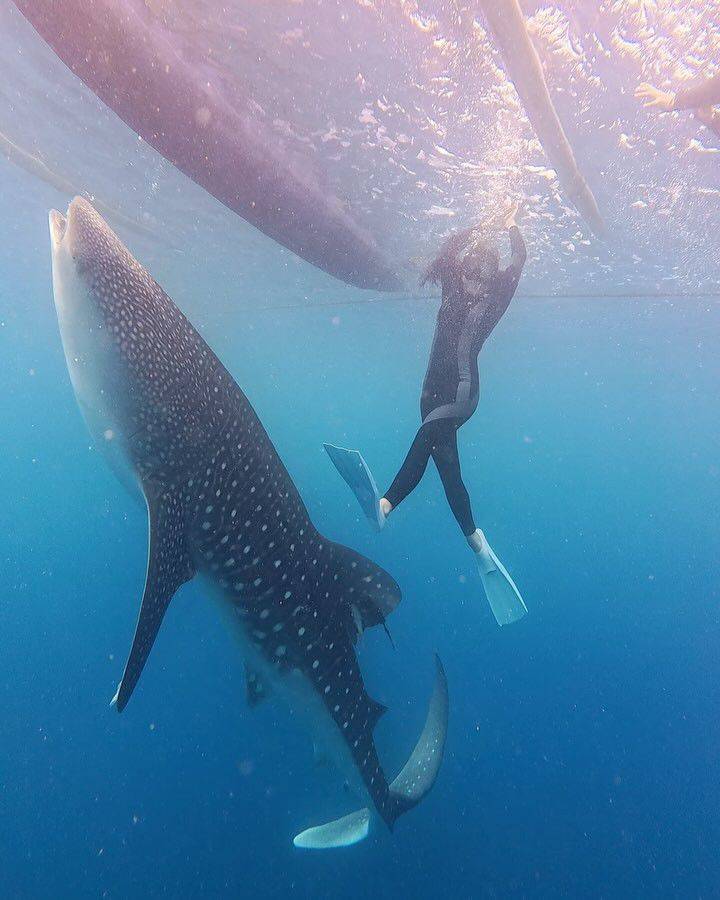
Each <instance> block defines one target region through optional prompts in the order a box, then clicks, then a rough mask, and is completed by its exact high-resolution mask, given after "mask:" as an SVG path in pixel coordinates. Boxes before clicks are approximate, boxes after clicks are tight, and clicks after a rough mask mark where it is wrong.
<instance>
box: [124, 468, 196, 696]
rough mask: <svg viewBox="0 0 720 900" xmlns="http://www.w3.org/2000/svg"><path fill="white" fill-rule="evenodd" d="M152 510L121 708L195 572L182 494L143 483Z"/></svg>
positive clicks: (149, 512) (149, 508)
mask: <svg viewBox="0 0 720 900" xmlns="http://www.w3.org/2000/svg"><path fill="white" fill-rule="evenodd" d="M143 490H144V494H145V500H146V503H147V510H148V525H149V536H148V564H147V574H146V576H145V590H144V591H143V597H142V603H141V604H140V615H139V617H138V621H137V626H136V628H135V637H134V638H133V643H132V647H131V649H130V655H129V657H128V661H127V663H126V665H125V671H124V673H123V677H122V681H121V682H120V685H119V687H118V689H117V693H116V694H115V696H114V697H113V701H112V702H113V704H114V705H115V706H116V707H117V709H118V712H122V711H123V709H124V708H125V707H126V705H127V702H128V700H129V699H130V696H131V694H132V692H133V690H134V689H135V685H136V684H137V682H138V679H139V678H140V673H141V672H142V670H143V667H144V666H145V663H146V662H147V658H148V655H149V654H150V650H151V649H152V645H153V643H154V641H155V637H156V636H157V633H158V630H159V628H160V624H161V623H162V620H163V616H164V615H165V612H166V610H167V608H168V606H169V605H170V601H171V600H172V598H173V595H174V594H175V592H176V591H177V589H178V588H179V587H180V586H181V585H182V584H185V582H186V581H190V579H191V578H192V577H193V576H194V575H195V567H194V566H193V563H192V560H191V559H190V556H189V554H188V551H187V547H186V545H185V523H184V517H183V510H182V505H181V502H180V499H179V497H177V496H175V495H174V494H173V493H171V492H170V491H165V490H164V489H163V488H162V487H160V486H158V485H156V484H154V483H148V484H145V485H143Z"/></svg>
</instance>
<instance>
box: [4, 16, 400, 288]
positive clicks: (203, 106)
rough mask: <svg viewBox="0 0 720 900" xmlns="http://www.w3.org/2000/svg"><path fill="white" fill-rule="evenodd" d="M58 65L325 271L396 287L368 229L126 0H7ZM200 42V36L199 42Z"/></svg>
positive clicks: (207, 67)
mask: <svg viewBox="0 0 720 900" xmlns="http://www.w3.org/2000/svg"><path fill="white" fill-rule="evenodd" d="M15 5H16V6H17V7H18V9H19V10H20V11H21V12H22V13H23V15H24V16H25V17H26V18H27V19H28V21H29V22H30V23H31V24H32V25H33V27H34V28H35V29H36V30H37V32H38V33H39V34H40V36H41V37H42V38H43V39H44V40H45V41H47V43H48V44H49V45H50V46H51V47H52V48H53V50H54V51H55V52H56V53H57V55H58V56H59V57H60V59H62V61H63V62H64V63H65V65H67V66H68V68H70V69H71V71H72V72H74V73H75V75H77V76H78V77H79V78H81V79H82V81H84V82H85V84H86V85H87V86H88V87H89V88H90V90H92V91H93V92H94V93H95V94H97V96H98V97H99V98H100V99H101V100H102V101H103V102H104V103H106V104H107V105H108V106H109V107H110V109H112V110H113V112H114V113H115V114H116V115H118V116H119V117H120V118H121V119H122V120H123V121H124V122H126V123H127V125H129V126H130V128H132V129H133V131H135V132H136V133H137V134H139V135H140V137H142V138H143V140H144V141H146V142H147V143H148V144H150V146H151V147H154V148H155V149H156V150H157V151H158V152H159V153H161V154H162V155H163V156H164V157H165V158H166V159H168V160H169V161H170V162H171V163H172V164H173V165H175V166H177V167H178V168H179V169H180V170H181V171H182V172H184V173H185V174H186V175H187V176H188V177H189V178H192V179H193V181H195V182H197V184H199V185H201V186H202V187H203V188H205V190H207V191H208V192H209V193H211V194H212V195H213V196H214V197H216V198H217V199H218V200H219V201H220V202H221V203H223V204H225V206H227V207H228V208H229V209H232V210H233V211H234V212H236V213H238V215H240V216H242V217H243V218H244V219H246V220H247V221H248V222H250V223H251V224H252V225H254V226H255V227H256V228H258V229H259V230H260V231H262V232H264V233H265V234H267V235H268V236H269V237H271V238H273V239H274V240H276V241H278V242H279V243H280V244H282V245H283V246H285V247H287V248H289V249H290V250H292V251H293V252H294V253H297V255H298V256H300V257H302V258H303V259H305V260H307V261H308V262H311V263H313V264H314V265H316V266H318V267H319V268H321V269H324V270H325V271H326V272H329V273H330V274H331V275H334V276H335V277H336V278H340V279H342V280H343V281H345V282H347V283H349V284H354V285H357V286H358V287H363V288H373V289H377V290H398V289H399V288H400V287H401V281H400V279H399V277H398V275H397V274H396V272H395V270H394V268H393V266H391V265H390V264H389V263H388V261H387V260H386V259H385V258H384V255H383V253H382V251H381V250H380V248H379V247H378V245H377V243H376V241H375V240H374V239H373V237H372V236H371V235H370V234H369V233H368V232H367V231H365V230H364V229H363V228H361V227H360V226H359V225H358V224H357V223H356V222H355V221H354V220H353V218H352V216H351V215H350V214H349V213H348V211H347V210H346V209H344V207H343V204H342V203H341V202H340V200H338V198H337V197H334V196H332V195H331V194H329V193H328V192H327V191H325V190H323V188H322V187H321V186H320V184H318V182H317V180H316V179H315V178H314V177H313V175H312V173H311V172H310V171H309V170H308V167H307V166H305V167H304V168H301V167H300V166H299V165H297V163H294V162H293V161H292V160H291V159H290V158H288V157H287V155H286V154H284V153H283V152H282V151H281V150H280V149H279V147H278V140H277V137H273V136H272V135H271V134H269V133H266V131H265V128H264V126H263V124H262V122H259V121H258V119H257V116H253V115H252V113H251V112H250V109H249V106H248V109H247V111H245V112H242V111H241V103H242V101H241V99H240V98H238V97H237V96H235V97H234V101H235V102H234V104H231V103H230V102H229V101H228V99H227V97H226V96H225V94H224V92H223V90H222V86H221V85H218V84H217V77H218V76H217V72H216V70H215V68H214V66H213V65H212V63H210V64H208V63H207V62H198V61H197V60H196V61H195V63H194V64H191V63H190V62H189V61H188V60H186V58H185V56H184V54H183V51H182V48H181V47H179V46H177V45H176V44H175V43H174V42H173V36H172V35H171V33H170V32H169V31H168V30H167V29H163V28H162V27H161V25H160V24H159V22H158V21H157V19H155V18H153V16H152V15H151V14H150V12H149V11H148V9H147V8H146V4H144V3H142V2H140V3H138V2H134V0H92V2H89V3H88V2H85V0H62V2H57V0H15ZM203 50H204V48H203Z"/></svg>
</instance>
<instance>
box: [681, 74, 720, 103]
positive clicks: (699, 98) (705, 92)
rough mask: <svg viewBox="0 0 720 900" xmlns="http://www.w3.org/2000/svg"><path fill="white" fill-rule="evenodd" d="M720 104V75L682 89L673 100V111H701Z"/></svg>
mask: <svg viewBox="0 0 720 900" xmlns="http://www.w3.org/2000/svg"><path fill="white" fill-rule="evenodd" d="M717 103H720V74H718V75H715V76H714V77H713V78H706V79H705V80H704V81H701V82H699V83H698V84H695V85H693V86H692V87H688V88H680V90H679V91H676V92H675V96H674V98H673V105H672V108H673V109H700V108H701V107H703V106H715V104H717Z"/></svg>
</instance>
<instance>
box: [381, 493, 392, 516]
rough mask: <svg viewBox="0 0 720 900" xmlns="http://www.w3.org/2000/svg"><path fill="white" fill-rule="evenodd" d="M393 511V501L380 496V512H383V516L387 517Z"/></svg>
mask: <svg viewBox="0 0 720 900" xmlns="http://www.w3.org/2000/svg"><path fill="white" fill-rule="evenodd" d="M392 511H393V505H392V503H391V502H390V501H389V500H388V499H387V498H386V497H381V498H380V512H381V513H382V515H383V518H384V519H387V517H388V516H389V515H390V513H391V512H392Z"/></svg>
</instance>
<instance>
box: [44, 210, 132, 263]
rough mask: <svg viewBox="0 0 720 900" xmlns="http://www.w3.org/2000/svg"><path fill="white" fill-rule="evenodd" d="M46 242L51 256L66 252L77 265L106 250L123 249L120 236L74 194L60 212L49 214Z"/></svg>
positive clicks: (115, 250)
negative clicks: (48, 244)
mask: <svg viewBox="0 0 720 900" xmlns="http://www.w3.org/2000/svg"><path fill="white" fill-rule="evenodd" d="M49 224H50V243H51V248H52V253H53V258H55V256H56V255H57V254H60V253H63V254H67V255H69V256H70V257H71V258H72V259H73V261H74V262H75V264H76V266H77V267H80V268H82V267H83V264H88V263H90V262H91V261H92V260H93V259H96V260H97V259H100V258H101V257H103V256H105V255H106V254H107V253H108V251H114V252H115V253H116V254H118V253H122V252H123V251H124V252H127V251H125V247H124V245H123V244H122V242H121V241H120V239H119V238H118V237H117V236H116V235H115V233H114V232H113V231H111V229H110V228H109V227H108V225H107V224H106V222H105V220H104V219H103V218H102V217H101V216H100V215H99V213H97V212H96V210H95V209H94V208H93V207H92V206H91V205H90V203H88V201H87V200H86V199H85V198H84V197H75V198H74V199H73V200H72V201H71V202H70V205H69V206H68V208H67V212H66V213H65V215H63V214H62V213H61V212H58V210H56V209H51V210H50V214H49Z"/></svg>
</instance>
